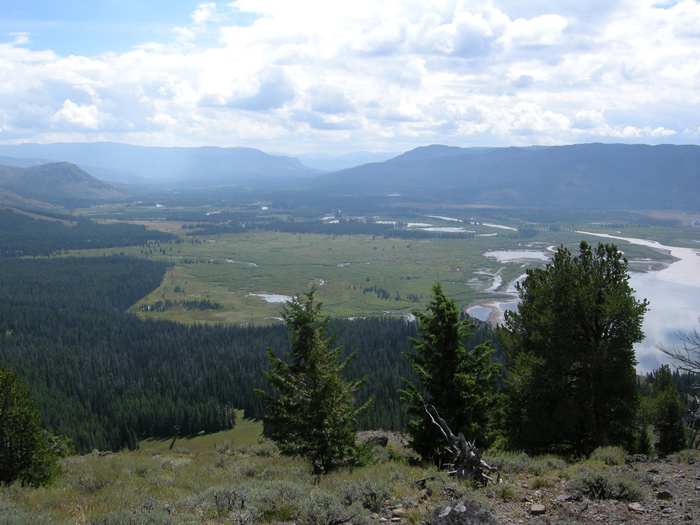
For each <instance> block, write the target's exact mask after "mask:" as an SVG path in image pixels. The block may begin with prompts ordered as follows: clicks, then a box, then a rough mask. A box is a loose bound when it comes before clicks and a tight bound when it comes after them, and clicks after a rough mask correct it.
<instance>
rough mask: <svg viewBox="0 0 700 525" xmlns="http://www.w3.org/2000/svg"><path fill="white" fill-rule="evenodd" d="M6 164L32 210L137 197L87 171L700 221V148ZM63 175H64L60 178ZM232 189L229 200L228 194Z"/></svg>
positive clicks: (216, 153)
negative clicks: (324, 165)
mask: <svg viewBox="0 0 700 525" xmlns="http://www.w3.org/2000/svg"><path fill="white" fill-rule="evenodd" d="M2 155H5V156H8V155H11V156H15V157H16V158H8V157H4V158H0V165H2V164H3V163H4V164H11V165H14V166H25V167H24V168H23V169H25V170H29V171H27V172H26V173H25V174H24V175H23V177H24V179H23V180H24V182H22V183H21V184H20V183H19V182H16V181H15V182H12V180H14V179H13V178H12V177H10V176H9V175H8V174H9V173H10V172H12V170H19V169H22V168H9V167H5V168H2V167H0V171H2V173H0V181H2V180H4V179H5V182H4V183H1V184H0V188H3V189H5V190H7V191H10V192H13V193H15V194H17V195H19V196H21V197H22V198H25V199H36V200H41V201H45V202H50V203H54V204H56V203H58V200H60V199H64V200H65V199H70V198H73V199H82V200H90V199H93V200H96V201H104V200H119V199H125V200H126V199H128V198H130V197H131V196H133V195H134V193H133V191H132V190H128V189H127V188H126V187H124V186H118V185H111V186H110V185H107V186H100V185H98V184H97V182H102V181H98V180H97V179H96V178H95V177H91V178H85V175H87V173H86V171H87V172H89V173H90V175H95V176H97V177H100V178H101V179H103V180H112V181H114V180H117V181H124V182H129V183H132V184H141V185H142V186H150V187H152V188H154V190H153V191H156V192H160V191H163V189H165V188H169V189H175V190H177V189H182V188H190V189H192V190H195V189H197V190H203V192H202V193H201V195H203V194H204V193H207V192H208V194H209V195H212V196H213V195H215V194H216V195H217V196H218V195H220V194H222V192H224V193H226V191H228V193H227V194H231V195H233V194H236V192H238V191H239V188H241V187H245V188H246V191H248V190H253V189H254V190H256V192H257V193H256V194H265V192H267V193H266V194H265V195H266V198H268V199H275V198H277V197H275V195H276V196H281V198H283V199H288V198H291V199H301V200H304V201H305V202H311V203H314V205H315V204H317V203H324V204H325V203H327V202H329V199H336V200H337V202H339V203H342V202H346V201H347V200H348V199H363V198H372V199H373V202H383V201H384V200H385V199H387V198H389V196H392V197H390V198H391V199H394V201H396V202H398V201H399V200H400V201H403V202H415V203H421V202H426V203H450V204H485V205H495V206H528V207H558V208H593V209H601V208H624V209H677V210H693V211H697V210H698V209H700V146H695V145H687V146H676V145H658V146H649V145H626V144H575V145H570V146H531V147H525V148H519V147H509V148H459V147H451V146H443V145H432V146H424V147H419V148H415V149H413V150H411V151H407V152H405V153H403V154H401V155H398V156H396V157H393V158H390V159H388V160H385V161H383V162H373V163H369V164H363V165H360V166H356V167H353V168H348V169H343V170H340V171H336V172H331V173H323V172H321V171H319V170H314V169H310V168H307V167H306V166H304V165H303V164H302V163H301V162H300V161H299V160H298V159H296V158H293V157H285V156H273V155H268V154H266V153H264V152H262V151H260V150H255V149H251V148H213V147H212V148H209V147H204V148H149V147H141V146H131V145H126V144H114V143H94V144H81V143H76V144H43V145H42V144H22V145H17V146H0V156H2ZM56 157H59V158H60V159H61V160H62V161H64V162H59V163H53V164H47V165H46V166H54V167H53V168H51V169H50V171H51V170H53V171H52V173H54V174H57V173H60V174H61V175H60V177H58V179H56V180H54V181H50V180H49V178H47V174H46V173H44V175H43V178H42V176H41V174H42V173H43V170H47V169H48V168H44V167H42V166H36V165H34V164H35V163H37V162H40V161H41V159H46V158H56ZM67 162H74V163H80V164H81V166H82V167H83V169H81V168H79V167H78V166H73V167H72V168H68V167H67ZM59 165H62V166H63V167H62V168H61V169H58V166H59ZM86 167H87V170H86V169H85V168H86ZM8 170H10V171H8ZM32 170H33V171H32ZM77 170H79V171H77ZM12 173H14V172H12ZM3 174H4V175H3ZM32 177H34V179H32ZM81 177H82V178H81ZM3 178H4V179H3ZM59 179H60V180H62V182H60V181H59ZM104 184H107V183H104ZM227 186H228V187H230V191H229V190H224V187H227ZM156 187H158V188H160V189H155V188H156ZM41 188H44V189H41ZM47 188H48V189H47ZM258 190H259V191H258ZM231 192H233V193H231ZM275 192H277V193H275ZM280 192H282V193H280ZM71 193H72V195H70V194H71ZM120 195H121V197H120ZM250 195H252V194H250ZM377 199H379V200H378V201H377ZM338 205H342V204H338Z"/></svg>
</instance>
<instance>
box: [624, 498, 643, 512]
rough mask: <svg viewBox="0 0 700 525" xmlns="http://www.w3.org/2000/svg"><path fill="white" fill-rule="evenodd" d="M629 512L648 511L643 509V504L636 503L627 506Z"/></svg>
mask: <svg viewBox="0 0 700 525" xmlns="http://www.w3.org/2000/svg"><path fill="white" fill-rule="evenodd" d="M627 510H629V511H630V512H646V510H644V507H642V504H641V503H638V502H636V501H635V502H634V503H630V504H629V505H627Z"/></svg>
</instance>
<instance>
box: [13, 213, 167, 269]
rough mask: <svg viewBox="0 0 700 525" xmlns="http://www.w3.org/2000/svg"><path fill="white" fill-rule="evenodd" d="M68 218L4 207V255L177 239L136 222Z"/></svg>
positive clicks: (46, 254) (41, 254) (48, 253)
mask: <svg viewBox="0 0 700 525" xmlns="http://www.w3.org/2000/svg"><path fill="white" fill-rule="evenodd" d="M59 217H60V216H59ZM65 219H66V220H69V221H71V225H69V226H66V225H64V223H63V222H59V221H58V220H38V219H33V218H32V217H28V216H26V215H23V214H20V213H15V212H14V211H12V210H10V209H0V224H2V229H1V230H0V257H25V256H34V257H49V256H51V255H54V254H60V253H62V252H64V251H65V250H86V249H90V248H97V249H102V248H117V247H124V246H141V245H148V243H149V242H160V241H162V242H167V241H172V240H175V239H176V237H175V235H173V234H171V233H165V232H157V231H152V230H147V229H146V227H145V226H140V225H135V224H126V223H114V224H97V223H95V222H93V221H91V220H89V219H84V218H76V217H72V216H70V217H65Z"/></svg>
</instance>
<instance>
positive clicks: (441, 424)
mask: <svg viewBox="0 0 700 525" xmlns="http://www.w3.org/2000/svg"><path fill="white" fill-rule="evenodd" d="M433 410H434V411H435V417H433V415H432V414H431V413H430V410H428V407H427V406H426V407H425V412H426V413H427V414H428V416H429V417H430V420H431V421H432V422H433V424H434V425H435V426H437V427H438V428H439V429H440V432H441V433H442V435H443V436H444V437H445V440H446V441H447V444H448V447H447V448H448V450H449V451H450V452H452V453H453V454H454V456H455V458H456V459H455V462H454V464H452V465H449V466H452V467H453V468H454V470H452V471H450V472H448V474H449V475H450V476H456V477H460V478H466V477H467V476H468V477H470V478H472V479H474V480H475V481H478V482H480V483H483V484H484V485H486V484H488V482H489V481H490V482H491V483H496V481H494V480H493V479H492V478H491V477H490V476H489V474H491V473H492V472H495V473H496V475H497V478H496V479H497V480H499V481H500V478H501V476H500V474H499V473H498V469H497V468H496V467H491V466H489V465H488V464H487V463H486V462H485V461H484V460H483V459H482V458H481V452H480V451H479V449H478V448H476V446H475V445H474V443H472V442H469V441H467V440H466V439H465V438H464V434H462V433H461V432H460V433H459V435H458V436H455V435H454V433H453V432H452V430H450V427H449V426H447V422H446V421H445V420H444V419H442V418H441V417H440V414H438V411H437V409H436V408H435V407H433ZM436 419H437V421H436Z"/></svg>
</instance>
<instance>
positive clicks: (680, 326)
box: [468, 232, 700, 373]
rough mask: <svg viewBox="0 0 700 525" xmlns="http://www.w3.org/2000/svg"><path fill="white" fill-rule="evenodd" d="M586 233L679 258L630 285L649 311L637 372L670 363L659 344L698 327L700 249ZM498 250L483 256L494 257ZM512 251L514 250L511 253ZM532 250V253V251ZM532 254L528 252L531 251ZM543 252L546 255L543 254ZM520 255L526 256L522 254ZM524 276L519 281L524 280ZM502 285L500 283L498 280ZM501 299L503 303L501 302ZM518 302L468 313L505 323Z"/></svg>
mask: <svg viewBox="0 0 700 525" xmlns="http://www.w3.org/2000/svg"><path fill="white" fill-rule="evenodd" d="M578 233H581V234H584V235H591V236H595V237H605V238H608V239H618V240H624V241H627V242H630V243H631V244H639V245H643V246H648V247H650V248H653V249H655V250H659V251H664V252H665V253H670V254H671V255H672V256H673V257H675V258H677V259H678V260H677V261H676V262H674V263H673V264H671V265H669V266H668V267H667V268H665V269H663V270H661V271H656V272H649V273H633V274H631V278H630V285H631V287H632V288H633V289H634V290H635V297H637V299H639V300H642V299H647V300H648V301H649V303H650V304H649V311H648V312H647V313H646V315H645V316H644V323H643V325H642V329H643V331H644V334H645V336H646V337H645V339H644V340H643V341H642V342H641V343H637V344H636V345H635V347H634V349H635V352H636V354H637V361H638V365H637V371H638V372H639V373H646V372H650V371H651V370H654V369H657V368H658V367H659V366H661V365H662V364H664V363H670V359H669V358H668V357H667V356H666V355H665V354H663V353H661V352H660V351H659V350H657V349H656V347H655V346H656V344H658V343H662V344H663V345H665V346H673V345H674V344H677V343H678V338H677V336H676V334H677V333H678V332H679V331H681V332H688V331H690V330H693V329H694V328H697V326H698V316H700V256H698V255H699V253H698V251H697V250H694V249H691V248H679V247H675V246H664V245H662V244H659V243H658V242H654V241H647V240H644V239H634V238H628V237H619V236H613V235H606V234H594V233H590V232H578ZM495 253H497V252H490V253H486V254H484V255H486V256H494V255H493V254H495ZM502 253H503V252H501V253H499V254H498V256H497V257H498V259H499V260H500V261H501V262H514V259H515V258H513V259H511V257H510V254H508V255H506V254H503V255H505V257H504V258H501V254H502ZM511 253H512V252H511ZM532 253H533V252H530V254H532ZM528 255H529V254H528ZM543 255H544V254H543ZM520 257H523V255H522V253H521V254H520ZM523 278H524V276H521V277H520V278H519V279H517V280H521V279H523ZM517 280H516V281H514V282H513V283H510V285H509V286H508V289H507V291H506V294H509V295H510V294H515V287H514V283H515V282H517ZM499 285H500V283H499ZM499 301H500V302H499ZM516 309H517V301H508V299H507V298H505V297H503V298H501V299H495V298H494V300H492V301H489V303H488V304H485V303H482V304H480V305H479V306H473V307H471V308H469V310H468V313H469V314H470V315H471V316H473V317H475V318H477V319H480V320H482V321H490V322H491V323H493V324H496V323H501V322H503V312H504V311H505V310H516Z"/></svg>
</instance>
